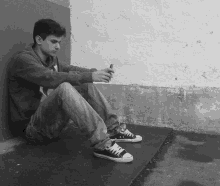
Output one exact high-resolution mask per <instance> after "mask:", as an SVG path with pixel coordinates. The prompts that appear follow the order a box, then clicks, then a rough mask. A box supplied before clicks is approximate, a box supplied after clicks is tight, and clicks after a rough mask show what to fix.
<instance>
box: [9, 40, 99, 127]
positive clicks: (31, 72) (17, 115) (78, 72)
mask: <svg viewBox="0 0 220 186" xmlns="http://www.w3.org/2000/svg"><path fill="white" fill-rule="evenodd" d="M32 46H33V44H31V45H29V46H28V47H27V48H25V50H23V51H21V52H18V53H16V54H15V55H14V56H13V57H12V59H11V61H10V63H9V72H8V91H9V112H10V120H11V121H12V122H20V123H21V122H28V121H29V120H30V117H31V116H32V115H33V114H34V113H35V111H36V110H37V108H38V106H39V104H40V101H41V97H42V93H41V91H40V87H44V88H47V89H55V88H56V87H58V86H59V85H60V84H61V83H63V82H68V83H70V84H72V85H73V86H74V85H80V84H82V83H92V82H93V80H92V72H93V71H96V69H86V68H81V67H77V66H72V65H66V64H64V63H60V62H59V61H58V58H57V57H56V58H51V59H50V62H48V63H44V62H42V61H41V59H40V58H39V57H38V55H37V54H36V53H35V52H34V50H33V48H32ZM55 65H57V67H58V71H53V70H51V69H52V68H53V67H54V66H55Z"/></svg>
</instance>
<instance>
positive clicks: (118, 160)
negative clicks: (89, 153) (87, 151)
mask: <svg viewBox="0 0 220 186" xmlns="http://www.w3.org/2000/svg"><path fill="white" fill-rule="evenodd" d="M93 154H94V155H95V156H96V157H98V158H104V159H108V160H112V161H115V162H118V163H128V162H131V161H133V157H132V158H128V159H122V158H111V157H109V156H105V155H102V154H98V153H95V152H94V153H93Z"/></svg>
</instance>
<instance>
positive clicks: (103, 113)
mask: <svg viewBox="0 0 220 186" xmlns="http://www.w3.org/2000/svg"><path fill="white" fill-rule="evenodd" d="M65 36H66V29H65V28H64V27H62V26H61V25H60V24H59V23H57V22H56V21H54V20H51V19H41V20H39V21H37V22H36V23H35V25H34V30H33V40H34V43H33V44H30V45H29V46H28V47H27V48H25V50H23V51H20V52H18V53H16V54H15V55H14V56H13V57H12V59H11V62H10V68H9V76H8V83H9V100H10V102H9V104H10V106H9V108H10V114H11V116H10V117H11V120H12V122H13V125H14V126H19V127H20V128H22V127H23V128H22V129H24V132H25V135H26V136H27V138H28V139H31V140H35V141H36V140H37V141H38V140H39V141H40V140H41V139H44V138H47V139H52V138H56V137H58V136H59V134H60V133H61V132H62V131H63V130H64V128H68V127H71V124H69V126H68V127H67V125H68V121H69V120H72V121H73V122H74V123H75V124H76V125H77V126H78V127H79V129H80V130H81V131H82V132H84V133H85V134H86V135H87V137H88V139H89V140H90V142H91V146H92V147H94V155H95V156H97V157H100V158H106V159H110V160H113V161H116V162H131V161H133V156H132V155H131V154H130V153H128V152H127V151H126V150H125V149H123V148H121V147H120V146H119V145H118V144H117V143H116V142H139V141H141V140H142V137H141V136H139V135H134V134H133V133H131V132H130V131H129V130H128V129H126V125H125V124H123V125H122V124H120V122H119V120H118V116H117V115H116V114H114V113H113V111H112V110H111V108H110V105H109V103H108V102H107V100H106V98H105V97H104V96H103V95H102V93H101V92H100V91H99V90H98V89H97V88H96V86H95V84H93V82H105V83H107V82H109V81H110V80H111V78H112V73H114V70H113V69H112V68H106V69H103V70H97V69H87V68H81V67H77V66H72V65H66V64H64V63H60V62H59V60H58V58H57V52H58V51H59V49H60V43H61V41H62V39H63V38H64V37H65ZM49 89H53V91H50V93H49V91H48V90H49Z"/></svg>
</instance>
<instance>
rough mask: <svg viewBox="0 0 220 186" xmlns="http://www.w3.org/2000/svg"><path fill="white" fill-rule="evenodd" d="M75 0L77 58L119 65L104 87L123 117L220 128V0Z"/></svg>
mask: <svg viewBox="0 0 220 186" xmlns="http://www.w3.org/2000/svg"><path fill="white" fill-rule="evenodd" d="M70 3H71V24H72V38H71V39H72V41H71V43H72V49H71V63H72V64H77V65H80V66H84V67H89V68H91V67H96V68H98V69H102V68H106V67H107V66H109V65H110V64H111V63H113V64H114V66H115V70H116V74H115V76H114V79H113V80H112V81H111V83H109V84H103V85H101V84H100V85H97V86H98V87H99V88H100V90H101V91H102V92H103V93H104V94H105V95H106V97H107V99H108V100H109V101H110V103H111V105H112V107H113V109H114V110H115V111H116V112H117V113H118V114H119V115H120V118H121V121H122V122H127V123H134V124H146V125H155V126H161V127H162V126H165V127H172V128H174V129H177V130H186V131H187V130H193V131H200V132H201V131H203V132H218V133H219V132H220V130H219V129H220V116H219V108H220V106H219V102H220V98H219V96H218V95H219V92H220V90H219V85H220V81H219V77H220V73H219V72H220V63H219V61H220V53H219V48H220V46H219V43H220V34H219V33H220V26H219V23H220V17H219V15H220V13H219V6H218V5H219V1H218V0H212V1H209V0H193V1H186V0H176V1H170V0H147V1H146V0H121V1H116V0H111V1H107V0H102V1H100V0H90V1H80V2H79V1H76V0H75V1H71V2H70ZM124 85H126V86H124ZM131 85H132V86H131ZM163 87H164V88H163ZM165 87H167V88H165ZM213 87H218V88H213Z"/></svg>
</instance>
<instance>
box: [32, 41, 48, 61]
mask: <svg viewBox="0 0 220 186" xmlns="http://www.w3.org/2000/svg"><path fill="white" fill-rule="evenodd" d="M33 50H34V51H35V53H36V54H37V55H38V56H39V58H40V59H41V60H42V61H43V62H44V63H46V61H47V58H48V56H46V55H45V54H43V52H42V51H41V50H40V48H39V47H38V46H37V45H36V46H33Z"/></svg>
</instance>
